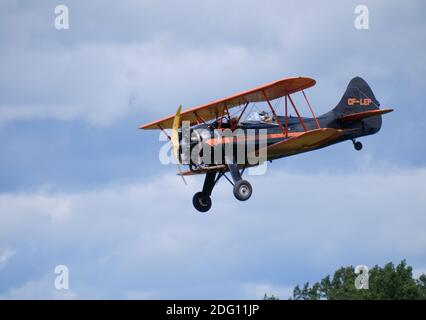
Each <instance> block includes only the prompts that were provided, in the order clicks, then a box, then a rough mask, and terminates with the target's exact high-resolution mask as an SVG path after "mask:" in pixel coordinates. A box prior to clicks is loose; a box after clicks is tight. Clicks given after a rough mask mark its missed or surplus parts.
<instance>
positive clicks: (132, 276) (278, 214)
mask: <svg viewBox="0 0 426 320" xmlns="http://www.w3.org/2000/svg"><path fill="white" fill-rule="evenodd" d="M250 178H251V180H252V183H253V186H254V195H253V198H252V199H251V200H250V201H248V202H247V203H241V202H238V201H236V200H235V199H233V196H232V195H231V190H230V187H229V186H228V185H227V184H226V183H225V182H223V183H221V184H220V185H219V186H218V187H217V189H215V191H214V195H213V208H212V212H211V213H209V214H205V215H203V214H198V213H196V212H195V211H194V209H193V208H192V207H191V197H192V194H193V193H194V192H196V191H197V190H198V189H199V188H201V185H200V182H201V181H200V180H199V179H191V181H190V186H189V187H187V188H183V187H182V182H181V181H180V179H178V178H176V177H173V176H163V177H161V178H159V179H156V180H155V181H144V182H141V183H137V184H129V185H120V184H118V185H110V186H108V187H102V188H98V189H94V190H91V191H87V192H81V193H79V192H76V193H69V194H63V193H60V192H48V193H46V191H41V193H37V192H36V193H29V194H28V193H27V194H2V195H1V197H0V208H1V210H0V212H1V219H2V221H3V223H2V226H1V230H0V231H1V234H2V242H3V243H5V244H6V245H7V246H12V245H13V247H14V248H16V250H19V252H20V256H22V257H23V258H22V260H21V261H19V264H20V266H21V268H23V271H22V273H21V278H19V279H18V278H17V279H15V282H14V283H13V284H10V285H9V286H4V285H3V286H2V288H1V289H0V292H2V295H5V296H11V295H13V294H15V293H16V294H17V295H18V293H19V292H22V291H20V290H21V289H22V290H23V291H24V292H33V293H34V294H35V292H38V293H37V296H38V297H39V296H44V294H46V296H48V297H50V296H51V294H50V293H49V292H50V291H49V290H47V285H45V280H43V279H45V277H46V275H49V274H50V273H52V276H53V271H52V270H53V268H54V266H55V265H58V264H65V265H67V266H68V267H69V269H70V287H71V288H72V290H73V294H75V295H76V297H79V298H85V297H86V298H87V297H91V298H94V297H96V298H108V297H110V298H128V297H136V296H138V297H146V298H219V297H228V298H239V297H247V298H261V296H263V293H265V292H266V293H268V294H272V293H273V294H276V295H278V296H282V298H285V297H284V295H287V293H288V292H289V290H288V288H290V287H292V286H294V285H295V284H296V283H302V282H305V281H313V280H318V279H319V277H322V276H323V275H325V274H326V273H330V272H332V271H333V270H334V269H335V268H337V267H339V266H340V265H349V264H353V265H357V264H366V265H371V266H372V265H374V264H376V263H378V264H382V263H385V262H388V261H394V262H398V261H399V260H400V259H402V258H407V259H408V263H410V261H415V262H416V267H420V268H421V267H423V266H424V265H426V261H425V260H424V255H423V252H424V247H425V246H426V237H425V235H424V230H423V228H422V226H423V225H424V223H425V222H426V221H425V217H424V214H423V211H422V209H421V208H423V207H424V205H425V204H426V203H425V199H424V197H423V194H422V191H421V190H422V189H423V188H424V181H425V178H426V169H413V170H394V171H393V172H390V171H388V170H383V169H381V168H379V167H377V168H374V167H372V168H370V169H369V170H367V171H365V172H363V173H361V174H353V175H351V174H346V175H334V174H332V173H322V174H317V175H303V174H286V173H283V172H274V174H273V175H272V174H267V175H266V176H263V177H250ZM297 199H298V200H297ZM29 208H31V209H29ZM64 208H65V209H64ZM64 212H65V214H64ZM58 217H59V218H60V220H59V221H60V223H58ZM24 236H25V237H24ZM28 239H31V243H28V241H29V240H28ZM34 253H36V255H35V254H34ZM34 263H36V264H37V265H38V267H37V269H36V270H37V272H34V269H33V268H32V267H31V266H33V265H34ZM13 267H14V266H13V265H10V264H9V265H6V266H5V267H4V268H3V270H2V272H0V278H3V277H6V275H7V274H10V273H12V274H13V273H14V272H13V269H12V268H13ZM307 275H309V276H307ZM314 277H316V278H314ZM311 278H313V279H311ZM40 279H42V280H40ZM40 281H41V282H40ZM46 281H47V280H46ZM42 283H43V284H42ZM37 285H39V291H37V289H35V288H36V287H37ZM52 285H53V282H52ZM28 286H29V287H30V288H33V289H31V290H26V289H25V288H28ZM201 288H203V289H202V290H201ZM46 290H47V291H46ZM45 291H46V292H47V293H45ZM260 291H265V292H263V293H262V294H261V296H257V295H258V294H259V292H260ZM18 296H21V295H20V294H19V295H18ZM26 296H31V294H30V293H28V295H26Z"/></svg>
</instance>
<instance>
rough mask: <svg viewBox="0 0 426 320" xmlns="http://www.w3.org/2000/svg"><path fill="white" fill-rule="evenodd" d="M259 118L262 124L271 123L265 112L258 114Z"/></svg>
mask: <svg viewBox="0 0 426 320" xmlns="http://www.w3.org/2000/svg"><path fill="white" fill-rule="evenodd" d="M259 116H260V120H261V121H263V122H272V118H271V116H270V115H269V113H268V112H266V111H261V112H260V113H259Z"/></svg>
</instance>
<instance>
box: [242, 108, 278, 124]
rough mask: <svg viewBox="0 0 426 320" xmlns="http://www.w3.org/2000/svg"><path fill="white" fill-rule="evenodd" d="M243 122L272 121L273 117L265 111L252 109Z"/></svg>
mask: <svg viewBox="0 0 426 320" xmlns="http://www.w3.org/2000/svg"><path fill="white" fill-rule="evenodd" d="M244 122H245V123H274V122H275V119H274V118H273V116H271V115H270V114H269V112H267V111H260V112H258V111H253V112H251V113H250V114H249V115H248V116H247V118H246V119H245V121H244Z"/></svg>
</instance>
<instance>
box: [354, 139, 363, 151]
mask: <svg viewBox="0 0 426 320" xmlns="http://www.w3.org/2000/svg"><path fill="white" fill-rule="evenodd" d="M354 148H355V150H356V151H360V150H361V149H362V143H361V142H359V141H356V142H354Z"/></svg>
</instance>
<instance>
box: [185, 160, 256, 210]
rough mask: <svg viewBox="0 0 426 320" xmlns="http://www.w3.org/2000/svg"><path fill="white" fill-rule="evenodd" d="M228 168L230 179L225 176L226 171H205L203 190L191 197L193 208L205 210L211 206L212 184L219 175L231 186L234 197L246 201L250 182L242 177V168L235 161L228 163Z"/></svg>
mask: <svg viewBox="0 0 426 320" xmlns="http://www.w3.org/2000/svg"><path fill="white" fill-rule="evenodd" d="M227 166H228V170H229V172H230V173H231V177H232V181H231V180H230V179H229V178H228V177H227V176H226V172H219V173H216V172H209V173H206V177H205V179H204V185H203V190H202V191H200V192H197V193H196V194H194V197H193V198H192V204H193V205H194V207H195V209H197V210H198V211H200V212H207V211H209V210H210V208H211V206H212V200H211V197H210V196H211V194H212V191H213V188H214V186H215V185H216V183H217V182H218V181H219V179H220V178H221V177H225V178H226V179H227V180H228V181H229V182H230V183H231V184H232V185H233V186H234V188H233V192H234V196H235V198H237V199H238V200H240V201H246V200H248V199H250V197H251V195H252V193H253V188H252V186H251V184H250V183H249V182H248V181H247V180H244V179H242V177H241V175H242V174H243V173H244V169H243V170H242V172H240V170H239V168H238V165H237V164H235V163H231V164H228V165H227Z"/></svg>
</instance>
